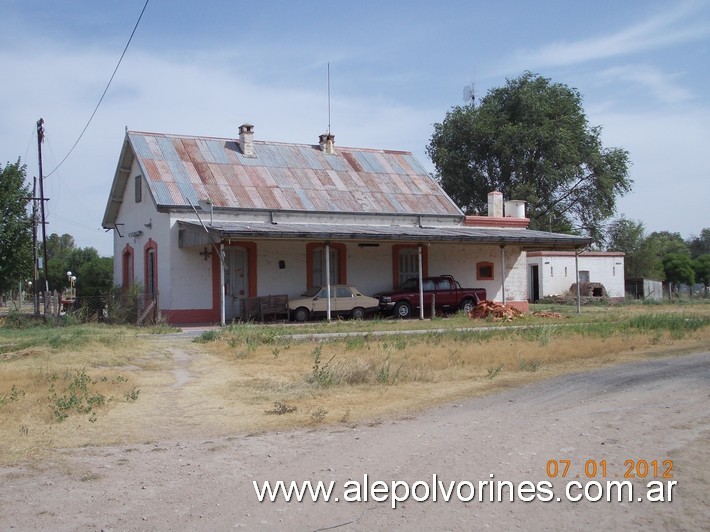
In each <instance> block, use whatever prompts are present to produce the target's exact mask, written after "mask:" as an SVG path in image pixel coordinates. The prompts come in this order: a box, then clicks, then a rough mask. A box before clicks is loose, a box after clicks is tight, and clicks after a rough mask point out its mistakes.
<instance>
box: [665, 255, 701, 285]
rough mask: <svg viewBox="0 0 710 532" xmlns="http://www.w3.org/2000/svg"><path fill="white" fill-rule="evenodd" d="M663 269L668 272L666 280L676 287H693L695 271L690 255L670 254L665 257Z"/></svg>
mask: <svg viewBox="0 0 710 532" xmlns="http://www.w3.org/2000/svg"><path fill="white" fill-rule="evenodd" d="M663 269H664V270H665V272H666V280H667V281H668V282H670V283H671V287H673V286H675V287H676V290H677V288H678V286H679V285H681V284H687V285H690V286H692V285H693V284H694V283H695V271H694V270H693V262H692V261H691V259H690V254H685V253H668V254H666V255H665V256H664V257H663Z"/></svg>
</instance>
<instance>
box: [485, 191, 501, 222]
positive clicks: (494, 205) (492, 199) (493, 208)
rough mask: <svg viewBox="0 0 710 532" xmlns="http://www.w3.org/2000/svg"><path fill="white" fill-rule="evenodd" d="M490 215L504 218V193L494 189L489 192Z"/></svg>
mask: <svg viewBox="0 0 710 532" xmlns="http://www.w3.org/2000/svg"><path fill="white" fill-rule="evenodd" d="M488 216H490V217H493V218H503V193H502V192H498V191H497V190H494V191H493V192H489V193H488Z"/></svg>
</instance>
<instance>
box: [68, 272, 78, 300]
mask: <svg viewBox="0 0 710 532" xmlns="http://www.w3.org/2000/svg"><path fill="white" fill-rule="evenodd" d="M67 281H69V298H70V299H72V300H74V299H76V275H72V273H71V272H67Z"/></svg>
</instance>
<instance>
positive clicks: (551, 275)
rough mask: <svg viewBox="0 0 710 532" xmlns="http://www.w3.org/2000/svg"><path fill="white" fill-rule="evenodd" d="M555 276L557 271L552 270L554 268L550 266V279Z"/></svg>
mask: <svg viewBox="0 0 710 532" xmlns="http://www.w3.org/2000/svg"><path fill="white" fill-rule="evenodd" d="M554 276H555V270H553V269H552V266H550V277H554Z"/></svg>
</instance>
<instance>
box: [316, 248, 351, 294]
mask: <svg viewBox="0 0 710 532" xmlns="http://www.w3.org/2000/svg"><path fill="white" fill-rule="evenodd" d="M329 247H330V258H329V261H330V284H339V283H342V284H345V283H346V282H347V280H346V268H345V256H346V254H345V244H330V246H329ZM325 263H326V261H325V246H324V245H323V244H317V243H313V244H307V245H306V269H307V275H308V278H307V285H308V286H323V285H325V284H326V278H327V276H326V269H325Z"/></svg>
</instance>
